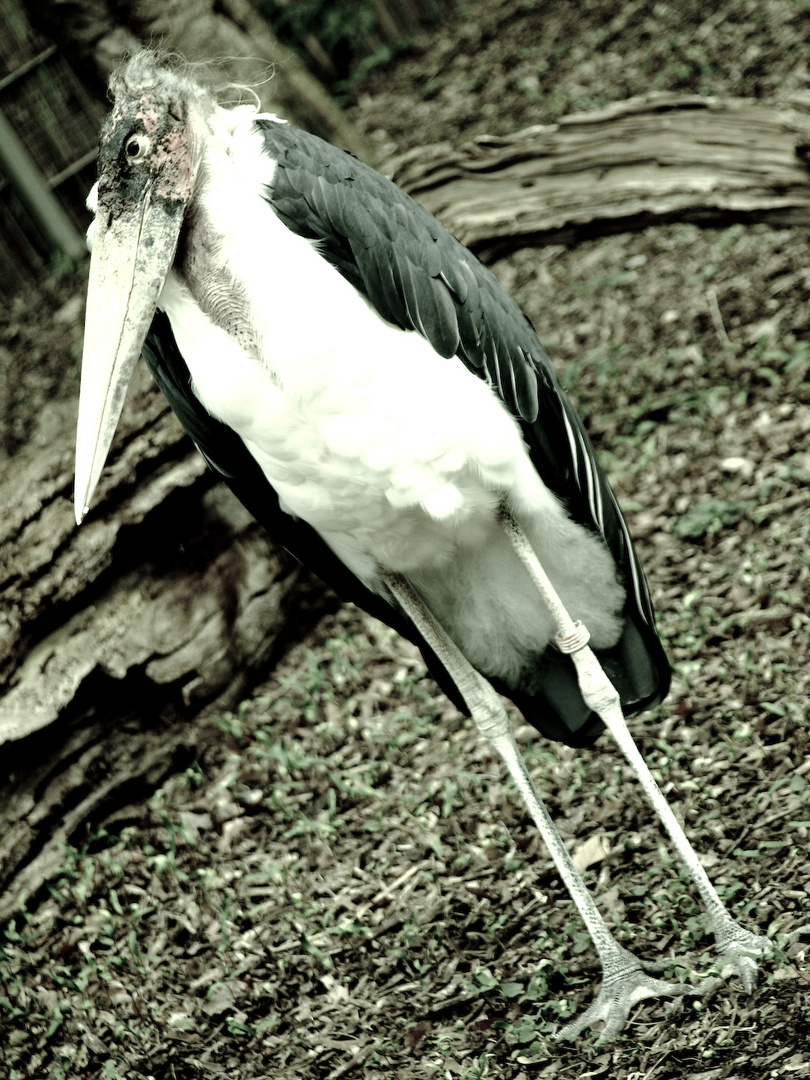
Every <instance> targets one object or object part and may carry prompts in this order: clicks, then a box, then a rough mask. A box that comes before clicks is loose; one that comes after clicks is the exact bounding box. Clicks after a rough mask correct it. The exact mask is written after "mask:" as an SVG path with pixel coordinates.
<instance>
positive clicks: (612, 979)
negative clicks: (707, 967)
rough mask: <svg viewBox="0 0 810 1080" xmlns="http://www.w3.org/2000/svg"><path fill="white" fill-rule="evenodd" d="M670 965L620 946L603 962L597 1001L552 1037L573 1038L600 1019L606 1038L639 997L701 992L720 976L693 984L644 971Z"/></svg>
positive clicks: (615, 1032)
mask: <svg viewBox="0 0 810 1080" xmlns="http://www.w3.org/2000/svg"><path fill="white" fill-rule="evenodd" d="M670 966H671V961H645V960H639V958H638V957H637V956H633V954H632V953H630V952H627V950H626V949H622V950H621V952H620V953H618V954H617V956H616V958H615V959H614V960H613V961H612V962H610V963H606V964H605V966H604V977H603V979H602V988H601V989H600V991H599V994H598V996H597V998H596V1001H594V1003H593V1004H592V1005H591V1006H590V1008H588V1009H586V1010H585V1012H584V1013H583V1014H582V1015H581V1016H578V1017H577V1019H576V1020H572V1021H571V1023H570V1024H566V1025H565V1027H563V1028H560V1030H559V1031H557V1032H555V1034H554V1038H556V1039H574V1038H576V1036H577V1035H579V1034H580V1033H581V1032H582V1031H584V1030H585V1028H587V1027H590V1026H591V1025H592V1024H595V1023H596V1022H597V1021H599V1020H602V1021H604V1024H605V1026H604V1028H603V1030H602V1031H601V1032H600V1034H599V1040H598V1041H599V1042H600V1043H606V1042H609V1041H610V1040H611V1039H614V1038H615V1037H616V1036H617V1035H618V1033H619V1032H620V1031H621V1029H622V1028H623V1027H624V1025H625V1024H626V1023H627V1018H628V1017H629V1015H630V1010H631V1009H632V1008H633V1006H634V1005H636V1004H638V1002H639V1001H643V1000H644V999H645V998H651V997H672V998H680V997H686V996H688V995H692V996H694V995H700V996H702V995H704V994H707V993H709V992H710V991H712V990H714V989H716V986H717V984H719V982H720V980H719V979H714V980H712V979H707V980H705V981H704V983H703V985H701V986H700V987H697V988H696V987H694V986H690V985H687V984H684V983H676V982H665V981H664V980H662V979H656V978H653V976H652V975H648V974H647V971H661V970H662V968H664V967H670ZM645 969H646V970H645Z"/></svg>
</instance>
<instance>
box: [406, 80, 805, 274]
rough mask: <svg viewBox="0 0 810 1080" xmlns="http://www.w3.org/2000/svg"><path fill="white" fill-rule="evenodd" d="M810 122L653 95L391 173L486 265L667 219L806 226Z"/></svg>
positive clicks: (431, 154)
mask: <svg viewBox="0 0 810 1080" xmlns="http://www.w3.org/2000/svg"><path fill="white" fill-rule="evenodd" d="M809 143H810V113H808V112H802V111H800V110H798V109H792V108H787V107H785V108H779V107H764V106H762V105H757V104H753V103H752V102H750V101H740V100H728V99H725V100H722V99H713V98H703V97H697V96H683V95H677V94H651V95H649V96H645V97H643V98H633V99H631V100H628V101H622V102H618V103H616V104H615V105H611V106H609V107H608V108H605V109H601V110H599V111H598V112H592V113H579V114H576V115H572V116H567V117H564V118H563V119H562V120H561V121H560V122H559V123H558V124H554V125H551V126H547V127H546V126H543V127H532V128H527V129H526V130H524V131H519V132H517V133H516V134H515V135H512V136H510V137H508V138H480V139H477V140H476V141H475V142H473V143H468V144H466V145H465V146H463V147H461V149H458V148H454V147H450V146H448V145H446V144H441V145H436V146H431V147H427V148H420V149H418V150H413V151H411V152H409V153H407V154H405V155H403V156H402V157H400V158H398V159H397V160H396V161H394V162H392V163H391V164H390V165H389V167H388V169H387V171H388V172H389V174H391V175H393V178H394V179H395V180H396V181H397V183H399V184H400V185H401V186H402V187H404V188H405V189H406V190H407V191H408V192H410V194H411V195H413V196H414V197H415V198H417V199H418V200H419V201H420V202H421V203H422V204H423V205H424V206H426V207H427V208H428V210H430V211H431V213H433V214H435V215H436V216H437V217H438V218H440V220H441V221H443V222H444V224H445V225H447V227H448V228H449V229H450V230H451V232H453V233H454V234H455V235H456V236H457V237H458V238H459V240H461V241H462V242H463V243H465V244H466V245H467V246H468V247H471V248H472V249H473V250H475V251H476V252H477V253H478V254H479V255H481V256H482V257H484V258H485V259H487V260H491V259H492V258H495V257H497V256H499V255H502V254H504V253H505V252H506V251H508V250H514V249H515V248H517V247H521V246H525V245H527V244H556V243H563V244H570V243H575V242H577V241H579V240H582V239H585V238H587V237H591V236H598V235H603V234H607V233H615V232H624V231H629V230H634V229H641V228H645V227H646V226H648V225H656V224H665V223H666V222H670V221H692V222H698V223H700V224H702V225H724V224H729V223H731V222H735V221H745V222H750V223H753V222H757V221H764V222H767V223H769V224H771V225H775V226H780V225H807V224H810V183H808V172H807V168H806V166H805V164H804V161H803V157H802V155H803V153H804V152H803V150H802V148H803V147H806V146H807V145H808V144H809Z"/></svg>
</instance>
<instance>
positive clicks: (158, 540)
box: [0, 369, 295, 743]
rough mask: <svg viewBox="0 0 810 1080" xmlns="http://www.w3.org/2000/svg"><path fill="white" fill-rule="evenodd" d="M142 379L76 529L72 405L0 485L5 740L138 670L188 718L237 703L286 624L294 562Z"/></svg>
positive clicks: (1, 725) (1, 727) (142, 376)
mask: <svg viewBox="0 0 810 1080" xmlns="http://www.w3.org/2000/svg"><path fill="white" fill-rule="evenodd" d="M138 382H139V386H138V387H137V389H136V392H135V393H134V394H133V395H132V396H131V398H130V401H129V404H128V406H127V409H126V411H125V414H124V417H123V419H122V430H121V435H120V437H119V438H118V440H117V441H116V447H117V451H116V452H114V453H113V454H112V456H111V458H110V466H109V468H108V469H107V470H106V471H105V474H104V477H103V480H102V484H101V486H100V488H99V492H98V501H97V502H96V503H94V508H93V511H92V513H91V515H90V516H89V518H88V520H87V522H86V523H85V524H84V525H83V526H82V527H81V528H80V529H77V528H76V524H75V520H74V516H73V506H72V487H73V451H72V443H73V436H72V431H73V429H74V427H75V405H74V404H72V403H69V404H67V405H63V406H61V407H60V414H61V417H62V423H61V424H60V425H59V428H60V436H61V437H57V438H54V439H53V441H52V442H51V443H50V444H47V445H44V446H39V445H36V443H34V444H32V445H31V446H29V447H26V448H25V450H24V451H23V452H22V453H20V454H19V455H18V456H17V457H16V458H15V459H14V467H13V468H11V469H8V470H6V472H5V474H4V476H3V478H2V480H0V504H2V505H3V507H4V508H5V513H4V515H3V518H2V520H0V582H2V601H1V602H0V675H2V680H3V682H2V684H3V685H4V687H5V691H4V693H3V694H2V697H0V743H2V742H5V741H7V740H12V739H19V738H23V737H25V736H27V735H30V734H31V733H32V732H35V731H37V730H39V729H41V728H43V727H45V726H48V725H50V724H52V723H53V722H54V721H56V720H57V719H58V718H62V717H64V716H66V715H69V714H70V713H71V710H73V709H74V706H75V701H76V699H77V698H78V699H79V700H81V693H80V691H81V688H82V687H83V685H84V684H86V683H87V682H88V681H91V680H92V679H93V678H95V677H96V676H97V675H99V674H104V675H106V676H109V677H110V678H112V679H116V680H124V679H126V677H127V676H128V675H129V673H130V672H137V674H138V678H139V679H142V680H145V681H146V682H148V683H151V684H153V685H160V686H163V687H165V697H166V700H167V701H170V700H174V701H175V702H176V703H177V704H178V705H179V704H180V703H181V702H185V704H186V705H190V704H191V703H192V702H195V703H196V704H197V705H199V704H200V703H202V702H205V701H206V700H210V699H212V698H214V697H216V696H217V695H219V694H221V693H223V692H225V690H226V689H227V688H229V687H230V688H231V691H232V692H235V690H236V686H235V685H234V679H236V680H237V684H242V685H244V681H245V680H247V679H248V678H249V676H250V672H251V670H254V669H255V667H256V666H257V665H261V664H262V662H264V661H266V658H267V656H268V655H269V652H270V649H271V648H272V643H273V640H274V638H275V636H276V635H277V633H278V630H279V628H280V627H281V626H282V625H283V623H284V613H283V606H284V602H285V599H286V596H287V594H288V593H289V591H290V589H291V587H292V584H293V581H294V577H295V571H294V569H293V564H292V562H291V560H289V559H288V558H287V557H286V556H285V555H284V554H283V553H282V552H279V551H277V550H276V549H274V548H273V546H272V545H271V543H270V541H269V539H268V538H267V537H266V536H265V534H264V533H263V531H262V530H260V529H259V528H258V526H256V525H255V524H254V523H253V522H252V520H251V518H250V517H249V515H248V514H247V513H246V511H244V510H243V509H242V507H241V506H239V504H238V503H237V502H236V500H235V499H233V498H232V496H230V494H229V493H228V492H227V491H226V490H225V489H223V488H221V487H220V488H217V489H216V490H215V492H212V493H209V494H208V495H207V496H206V495H205V492H206V489H207V488H209V487H210V485H211V483H212V477H211V475H210V474H207V473H206V469H205V465H204V463H203V462H202V459H201V458H200V457H199V455H198V454H196V452H195V451H194V450H193V448H192V446H191V444H190V442H189V440H188V439H187V438H186V437H185V436H184V435H183V434H182V432H181V430H180V428H179V426H178V425H177V423H176V421H175V420H174V418H173V416H172V415H171V414H170V413H169V411H168V408H167V406H166V404H165V402H164V401H163V399H162V398H161V397H160V396H159V395H158V394H157V393H156V392H155V391H154V389H153V388H151V387H149V385H148V375H147V373H146V372H145V369H144V371H142V372H141V373H139V380H138ZM201 537H202V538H203V539H202V540H201V539H200V538H201Z"/></svg>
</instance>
